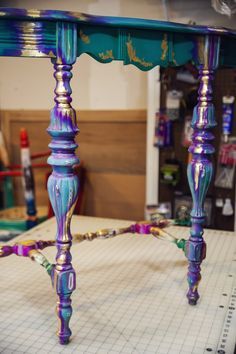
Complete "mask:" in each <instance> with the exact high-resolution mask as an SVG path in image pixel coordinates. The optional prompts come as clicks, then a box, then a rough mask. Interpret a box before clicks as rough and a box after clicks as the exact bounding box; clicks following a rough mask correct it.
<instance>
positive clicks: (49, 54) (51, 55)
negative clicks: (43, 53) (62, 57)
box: [48, 50, 56, 58]
mask: <svg viewBox="0 0 236 354" xmlns="http://www.w3.org/2000/svg"><path fill="white" fill-rule="evenodd" d="M48 56H49V57H50V58H55V57H56V56H55V54H54V53H53V51H52V50H50V52H48Z"/></svg>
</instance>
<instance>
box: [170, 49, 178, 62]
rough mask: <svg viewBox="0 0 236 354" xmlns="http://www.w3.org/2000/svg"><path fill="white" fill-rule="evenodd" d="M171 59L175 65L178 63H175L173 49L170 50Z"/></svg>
mask: <svg viewBox="0 0 236 354" xmlns="http://www.w3.org/2000/svg"><path fill="white" fill-rule="evenodd" d="M171 59H172V62H173V63H174V64H175V65H176V66H177V65H178V63H177V61H176V60H175V52H174V50H172V53H171Z"/></svg>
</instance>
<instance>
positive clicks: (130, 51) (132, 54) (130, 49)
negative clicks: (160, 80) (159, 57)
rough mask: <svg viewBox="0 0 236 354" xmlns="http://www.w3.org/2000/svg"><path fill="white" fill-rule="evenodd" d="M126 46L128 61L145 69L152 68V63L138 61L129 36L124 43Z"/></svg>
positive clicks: (142, 60)
mask: <svg viewBox="0 0 236 354" xmlns="http://www.w3.org/2000/svg"><path fill="white" fill-rule="evenodd" d="M126 45H127V51H128V56H129V60H130V61H133V62H135V63H139V64H141V65H143V66H145V67H150V66H153V63H151V62H147V61H145V60H144V59H140V58H139V57H137V56H136V50H135V48H134V47H133V44H132V40H131V38H130V34H129V37H128V41H127V42H126Z"/></svg>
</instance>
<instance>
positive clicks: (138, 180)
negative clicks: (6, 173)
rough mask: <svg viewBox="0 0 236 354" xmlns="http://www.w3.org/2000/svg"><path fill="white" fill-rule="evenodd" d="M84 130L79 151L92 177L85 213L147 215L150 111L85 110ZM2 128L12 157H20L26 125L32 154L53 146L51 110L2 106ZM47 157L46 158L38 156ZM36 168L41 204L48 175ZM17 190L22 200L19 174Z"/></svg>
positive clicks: (80, 119) (14, 160)
mask: <svg viewBox="0 0 236 354" xmlns="http://www.w3.org/2000/svg"><path fill="white" fill-rule="evenodd" d="M77 117H78V125H79V128H80V133H79V135H78V137H77V142H78V144H79V149H78V155H79V157H80V159H81V160H82V161H83V162H84V164H85V167H86V171H87V175H86V176H87V177H86V178H87V179H86V186H85V202H84V203H83V205H84V210H83V213H84V214H85V215H92V216H104V217H114V218H126V219H130V218H131V219H140V218H143V215H144V203H145V165H146V111H144V110H127V111H123V110H120V111H119V110H118V111H80V112H78V114H77ZM0 118H1V127H2V131H3V133H4V136H5V139H6V143H7V146H8V150H9V155H10V158H11V163H14V164H17V163H19V162H20V151H19V131H20V128H22V127H25V128H26V129H27V130H28V134H29V138H30V147H31V153H38V152H44V151H47V150H48V147H47V146H48V144H49V141H50V138H49V136H48V134H47V132H46V129H47V127H48V124H49V111H38V110H37V111H28V110H27V111H23V110H22V111H18V110H16V111H13V110H12V111H10V110H8V111H1V112H0ZM37 162H46V158H42V159H39V160H37ZM48 171H50V167H49V168H48V169H41V170H40V169H37V170H35V173H34V176H35V182H36V198H37V204H38V205H46V204H47V202H48V198H47V192H46V187H45V174H46V173H47V172H48ZM14 183H15V195H16V201H17V204H18V205H23V203H24V200H23V193H22V188H21V180H20V179H19V178H18V179H17V178H15V180H14Z"/></svg>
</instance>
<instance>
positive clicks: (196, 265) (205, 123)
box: [185, 36, 220, 305]
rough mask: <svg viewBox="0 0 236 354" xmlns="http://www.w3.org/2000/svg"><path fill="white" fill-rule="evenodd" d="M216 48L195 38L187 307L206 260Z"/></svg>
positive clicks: (206, 40) (212, 41)
mask: <svg viewBox="0 0 236 354" xmlns="http://www.w3.org/2000/svg"><path fill="white" fill-rule="evenodd" d="M219 44H220V43H219V38H218V37H214V36H206V37H205V38H204V39H203V38H199V39H198V43H197V49H198V50H197V52H198V53H197V62H198V67H199V80H200V87H199V91H198V93H199V97H198V104H197V106H196V107H195V108H194V112H193V119H192V127H193V129H194V133H193V136H192V145H191V146H190V148H189V152H191V153H192V161H191V162H190V164H189V165H188V181H189V185H190V189H191V194H192V198H193V208H192V211H191V222H192V227H191V231H190V238H189V240H188V241H187V243H186V248H185V253H186V256H187V258H188V261H189V268H188V283H189V291H188V294H187V297H188V301H189V304H191V305H196V303H197V300H198V299H199V294H198V284H199V282H200V280H201V274H200V271H201V267H200V265H201V262H202V260H203V259H204V258H205V256H206V244H205V242H204V240H203V237H202V236H203V223H204V220H205V212H204V201H205V197H206V193H207V190H208V187H209V184H210V182H211V178H212V174H213V167H212V162H211V160H210V155H211V154H213V153H214V148H213V146H212V145H211V140H212V139H213V138H214V136H213V134H212V133H211V132H210V131H209V130H210V129H211V128H213V127H214V126H215V125H216V122H215V112H214V106H213V103H212V87H211V82H212V79H213V72H214V70H215V69H216V68H217V65H218V55H219Z"/></svg>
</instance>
